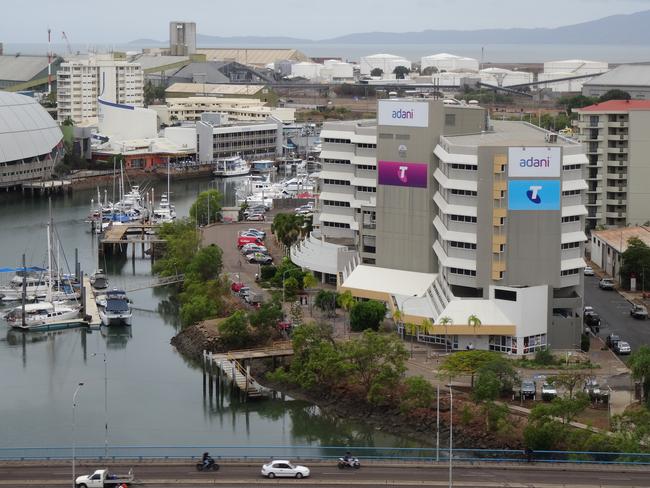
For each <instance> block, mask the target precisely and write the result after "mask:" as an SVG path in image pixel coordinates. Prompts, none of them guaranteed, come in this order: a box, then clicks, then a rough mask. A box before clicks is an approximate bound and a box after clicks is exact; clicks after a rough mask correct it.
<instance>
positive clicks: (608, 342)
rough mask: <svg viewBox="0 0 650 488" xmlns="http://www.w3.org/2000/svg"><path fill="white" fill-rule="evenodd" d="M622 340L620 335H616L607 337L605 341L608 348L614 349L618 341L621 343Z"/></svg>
mask: <svg viewBox="0 0 650 488" xmlns="http://www.w3.org/2000/svg"><path fill="white" fill-rule="evenodd" d="M620 340H621V338H620V337H619V336H618V335H616V334H609V335H608V336H607V338H606V339H605V344H606V345H607V347H611V348H613V347H614V346H615V345H616V343H617V342H618V341H620Z"/></svg>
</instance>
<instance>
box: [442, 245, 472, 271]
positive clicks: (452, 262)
mask: <svg viewBox="0 0 650 488" xmlns="http://www.w3.org/2000/svg"><path fill="white" fill-rule="evenodd" d="M433 250H434V251H435V253H436V255H437V256H438V259H439V260H440V261H441V262H442V265H443V266H444V267H445V268H460V269H471V270H474V271H476V260H474V259H461V258H452V257H449V256H447V254H446V253H445V250H444V249H443V248H442V246H441V245H440V243H438V241H436V242H434V243H433Z"/></svg>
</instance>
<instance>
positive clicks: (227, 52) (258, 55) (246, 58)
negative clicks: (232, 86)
mask: <svg viewBox="0 0 650 488" xmlns="http://www.w3.org/2000/svg"><path fill="white" fill-rule="evenodd" d="M196 52H197V53H198V54H205V56H206V59H207V60H208V61H228V60H231V61H237V62H238V63H241V64H247V65H255V66H266V65H267V64H270V63H274V62H275V61H280V60H283V59H290V60H294V61H309V58H308V57H307V56H305V55H304V54H303V53H301V52H300V51H298V50H297V49H258V48H253V49H248V48H242V49H237V48H199V49H197V50H196Z"/></svg>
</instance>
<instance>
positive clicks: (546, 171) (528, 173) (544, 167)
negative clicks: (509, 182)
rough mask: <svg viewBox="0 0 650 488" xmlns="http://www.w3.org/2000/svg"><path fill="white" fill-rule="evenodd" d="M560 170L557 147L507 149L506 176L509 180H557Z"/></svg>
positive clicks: (560, 158)
mask: <svg viewBox="0 0 650 488" xmlns="http://www.w3.org/2000/svg"><path fill="white" fill-rule="evenodd" d="M561 169H562V153H561V151H560V148H559V147H548V146H547V147H509V148H508V176H509V177H511V178H530V177H534V178H559V177H560V170H561Z"/></svg>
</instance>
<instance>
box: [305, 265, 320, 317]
mask: <svg viewBox="0 0 650 488" xmlns="http://www.w3.org/2000/svg"><path fill="white" fill-rule="evenodd" d="M316 285H318V280H317V279H316V277H315V276H314V275H313V274H312V273H307V274H306V275H305V276H303V278H302V286H303V288H304V289H305V291H306V292H307V299H308V300H309V314H310V315H313V311H314V310H313V307H312V300H311V299H310V297H309V291H308V289H309V288H314V287H315V286H316Z"/></svg>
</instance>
